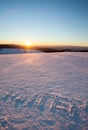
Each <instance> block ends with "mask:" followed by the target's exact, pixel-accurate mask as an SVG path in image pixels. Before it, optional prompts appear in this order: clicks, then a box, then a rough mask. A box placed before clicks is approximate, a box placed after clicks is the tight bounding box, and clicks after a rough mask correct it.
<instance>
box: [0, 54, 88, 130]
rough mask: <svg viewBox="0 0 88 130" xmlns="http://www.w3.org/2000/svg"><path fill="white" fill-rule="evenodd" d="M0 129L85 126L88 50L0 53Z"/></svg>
mask: <svg viewBox="0 0 88 130" xmlns="http://www.w3.org/2000/svg"><path fill="white" fill-rule="evenodd" d="M0 130H88V53H82V52H63V53H31V54H20V55H19V54H14V55H0Z"/></svg>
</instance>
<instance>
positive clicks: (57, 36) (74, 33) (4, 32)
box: [0, 0, 88, 45]
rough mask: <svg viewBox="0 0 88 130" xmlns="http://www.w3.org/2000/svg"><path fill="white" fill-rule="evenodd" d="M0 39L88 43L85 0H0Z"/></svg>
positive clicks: (87, 12)
mask: <svg viewBox="0 0 88 130" xmlns="http://www.w3.org/2000/svg"><path fill="white" fill-rule="evenodd" d="M0 41H1V42H0V43H2V41H7V42H8V41H31V42H35V43H40V44H41V45H42V44H43V43H44V44H47V45H48V44H50V43H52V44H56V43H57V44H65V45H67V44H69V45H71V44H75V45H88V0H0Z"/></svg>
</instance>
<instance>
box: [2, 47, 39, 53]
mask: <svg viewBox="0 0 88 130" xmlns="http://www.w3.org/2000/svg"><path fill="white" fill-rule="evenodd" d="M40 52H41V51H39V50H32V49H31V50H26V49H12V48H3V49H0V54H22V53H40Z"/></svg>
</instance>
